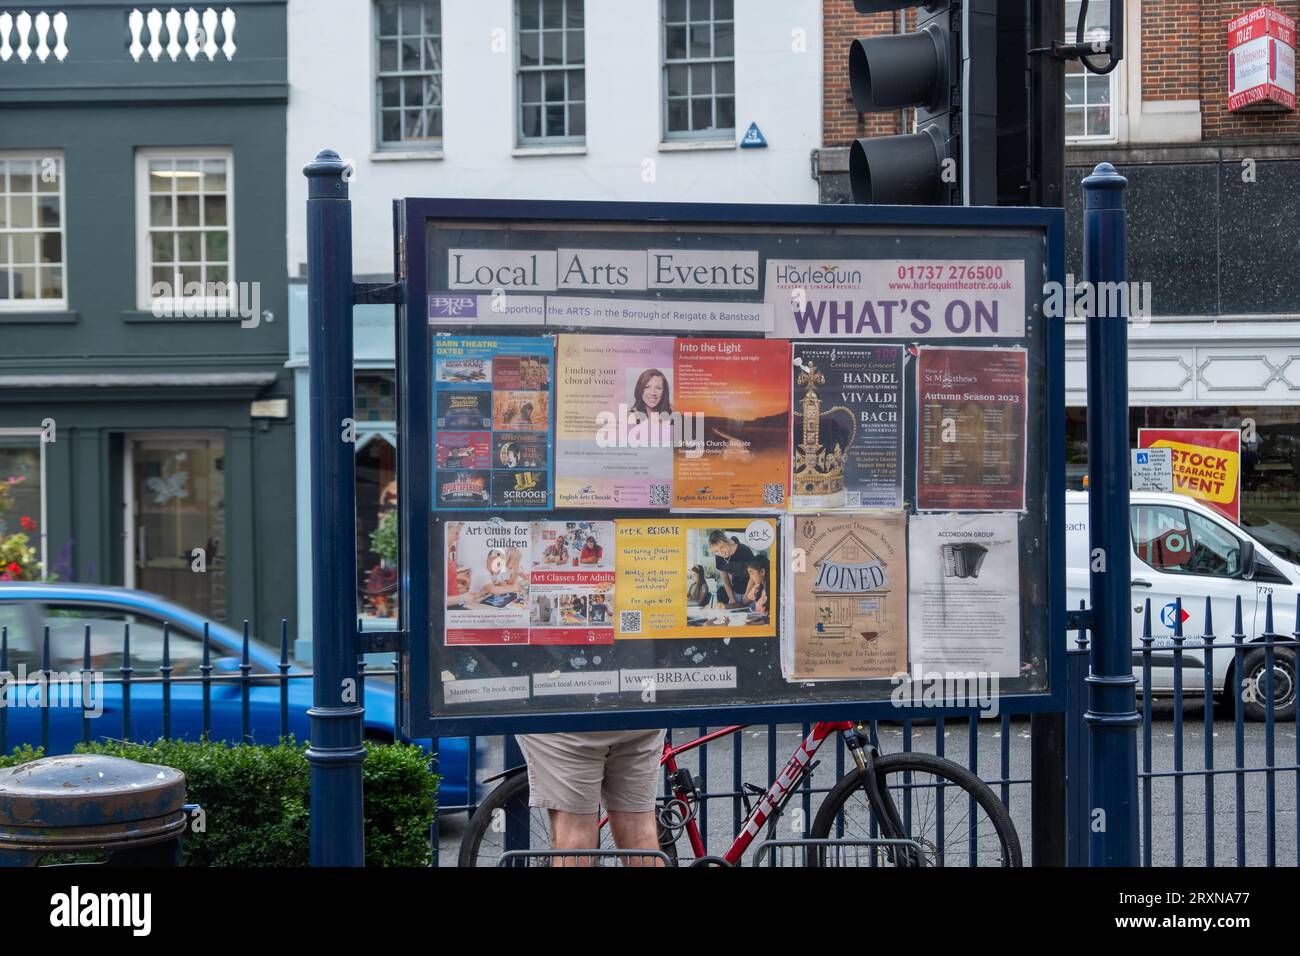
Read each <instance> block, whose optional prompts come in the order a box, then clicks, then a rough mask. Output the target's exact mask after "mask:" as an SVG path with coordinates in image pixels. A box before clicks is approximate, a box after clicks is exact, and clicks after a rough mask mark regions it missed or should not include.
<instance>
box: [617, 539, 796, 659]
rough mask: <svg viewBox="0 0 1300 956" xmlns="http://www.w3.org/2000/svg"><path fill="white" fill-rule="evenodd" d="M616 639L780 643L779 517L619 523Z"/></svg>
mask: <svg viewBox="0 0 1300 956" xmlns="http://www.w3.org/2000/svg"><path fill="white" fill-rule="evenodd" d="M615 534H616V541H617V552H618V553H617V555H616V558H615V567H616V577H615V585H614V593H615V605H616V608H617V611H618V620H617V622H616V629H615V637H616V638H617V639H618V640H620V641H622V640H635V639H645V638H671V637H690V638H695V637H702V638H703V637H721V638H732V637H776V634H777V621H778V615H779V608H778V606H777V605H778V594H779V591H778V587H779V583H778V581H777V574H778V566H779V564H780V561H779V557H780V552H779V551H778V550H777V519H776V518H681V519H677V520H663V521H661V520H658V519H626V520H620V521H618V522H617V523H616V526H615Z"/></svg>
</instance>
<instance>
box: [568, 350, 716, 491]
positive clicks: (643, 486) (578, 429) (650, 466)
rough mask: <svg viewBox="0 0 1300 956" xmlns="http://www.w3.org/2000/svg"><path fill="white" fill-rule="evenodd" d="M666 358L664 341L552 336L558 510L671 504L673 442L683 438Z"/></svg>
mask: <svg viewBox="0 0 1300 956" xmlns="http://www.w3.org/2000/svg"><path fill="white" fill-rule="evenodd" d="M673 355H674V340H673V339H672V338H670V337H666V336H648V335H646V336H637V335H561V336H559V338H558V340H557V343H556V374H555V382H556V385H555V389H556V395H555V398H556V416H555V461H556V475H555V505H556V507H557V508H577V507H582V508H592V507H597V508H618V507H625V508H655V507H662V508H667V507H668V506H669V505H670V504H671V500H672V499H671V497H670V496H671V493H672V477H673V443H674V441H675V440H678V439H680V438H681V437H683V433H682V422H683V418H682V416H681V414H680V413H679V412H676V411H675V410H674V407H673V401H674V398H675V395H674V389H673V384H674V381H673ZM688 421H693V419H688ZM686 437H692V438H693V437H694V436H693V435H690V436H686Z"/></svg>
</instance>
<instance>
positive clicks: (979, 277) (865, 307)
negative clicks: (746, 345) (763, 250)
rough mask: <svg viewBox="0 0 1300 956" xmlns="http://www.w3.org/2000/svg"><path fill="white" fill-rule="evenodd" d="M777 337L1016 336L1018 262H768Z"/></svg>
mask: <svg viewBox="0 0 1300 956" xmlns="http://www.w3.org/2000/svg"><path fill="white" fill-rule="evenodd" d="M766 278H767V282H766V284H765V285H764V297H765V298H764V301H766V302H767V303H768V304H770V305H771V306H772V308H773V311H774V312H775V313H776V334H777V335H781V336H785V337H786V338H800V339H820V340H823V341H827V342H831V341H833V342H836V343H839V344H846V343H849V342H863V341H870V340H872V339H880V338H907V339H926V338H965V339H978V338H995V337H996V338H1018V337H1020V336H1022V335H1024V334H1025V264H1024V262H1023V261H1022V260H1019V259H768V260H767V275H766Z"/></svg>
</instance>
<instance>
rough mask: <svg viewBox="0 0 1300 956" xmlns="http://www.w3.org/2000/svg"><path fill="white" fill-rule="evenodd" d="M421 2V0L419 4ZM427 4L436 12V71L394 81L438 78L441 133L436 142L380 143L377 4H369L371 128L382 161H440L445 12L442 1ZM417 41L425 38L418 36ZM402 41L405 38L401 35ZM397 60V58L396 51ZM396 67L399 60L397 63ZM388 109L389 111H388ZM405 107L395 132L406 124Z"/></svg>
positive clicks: (444, 95)
mask: <svg viewBox="0 0 1300 956" xmlns="http://www.w3.org/2000/svg"><path fill="white" fill-rule="evenodd" d="M422 2H425V0H422ZM427 2H429V3H431V4H432V5H434V6H436V7H437V10H438V33H437V37H438V69H436V70H420V71H419V72H417V73H415V74H402V72H401V70H399V71H398V74H399V75H398V76H397V77H392V76H389V77H388V78H390V79H391V78H395V79H397V80H398V82H399V83H401V82H403V81H404V80H405V79H406V78H407V77H408V76H411V75H415V76H420V77H425V76H437V78H438V107H437V108H438V114H439V117H440V119H441V126H442V133H441V134H439V136H438V138H437V139H436V140H433V139H430V140H427V141H420V140H406V139H399V140H385V139H384V94H383V89H382V80H383V79H384V77H381V76H380V63H381V62H382V52H381V50H380V39H379V36H380V34H379V0H370V57H371V62H370V84H371V90H370V102H371V106H372V108H373V109H374V122H373V124H372V126H373V127H374V128H373V131H372V135H373V136H374V150H375V152H376V153H377V154H384V157H385V158H390V159H391V158H394V157H399V156H401V155H402V154H408V153H409V154H413V155H415V156H417V157H418V158H421V159H429V158H433V157H440V156H441V155H442V149H443V143H444V142H445V141H446V138H447V86H446V78H447V72H446V46H445V42H446V39H447V34H446V29H447V24H446V21H445V20H444V19H443V17H444V14H445V11H444V10H443V9H442V0H427ZM420 36H421V37H423V36H426V34H420ZM403 37H405V34H403ZM398 56H399V58H400V56H401V54H400V48H399V53H398ZM399 66H400V59H399ZM390 109H391V107H390ZM405 114H406V107H405V106H402V107H400V108H399V117H400V122H399V129H401V128H404V125H405V123H406V115H405Z"/></svg>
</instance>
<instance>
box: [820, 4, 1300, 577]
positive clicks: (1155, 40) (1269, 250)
mask: <svg viewBox="0 0 1300 956" xmlns="http://www.w3.org/2000/svg"><path fill="white" fill-rule="evenodd" d="M1057 2H1060V0H1057ZM1258 5H1259V4H1257V3H1253V2H1250V0H1199V2H1198V0H1126V3H1125V4H1124V7H1125V59H1124V61H1123V62H1122V63H1121V64H1120V65H1119V67H1118V68H1117V69H1116V70H1115V71H1114V72H1112V73H1111V74H1109V75H1107V76H1094V75H1090V74H1086V73H1084V72H1083V70H1082V68H1081V67H1079V66H1078V65H1077V64H1070V65H1068V66H1067V75H1066V104H1065V129H1066V134H1067V135H1066V144H1065V145H1066V151H1065V157H1066V167H1067V168H1066V183H1065V187H1066V188H1065V195H1066V210H1067V215H1066V219H1067V228H1068V245H1067V253H1066V255H1067V259H1066V271H1067V272H1069V273H1073V274H1074V275H1076V276H1077V275H1080V274H1081V272H1082V252H1081V245H1080V222H1081V219H1080V208H1081V199H1082V192H1081V189H1080V188H1079V186H1078V183H1079V181H1080V180H1081V179H1082V178H1083V177H1084V176H1085V175H1087V173H1088V172H1089V171H1091V169H1092V168H1093V166H1094V165H1095V164H1096V163H1099V162H1101V161H1103V160H1105V161H1108V162H1111V163H1114V164H1115V166H1116V167H1117V168H1118V169H1119V171H1120V172H1121V173H1122V174H1123V175H1125V176H1126V177H1127V178H1128V181H1129V188H1128V192H1127V197H1126V201H1127V207H1128V210H1129V216H1128V221H1129V237H1128V244H1129V278H1130V280H1132V281H1135V282H1140V283H1150V286H1149V292H1150V294H1149V297H1148V301H1147V302H1146V303H1144V308H1145V309H1146V310H1147V311H1148V312H1149V315H1148V316H1145V317H1142V318H1140V319H1138V320H1136V321H1133V322H1132V323H1131V327H1130V336H1129V348H1130V355H1129V383H1130V398H1129V401H1130V424H1131V428H1132V429H1133V438H1134V441H1136V429H1137V428H1138V427H1141V426H1144V425H1146V426H1154V425H1162V426H1174V425H1177V426H1186V427H1243V426H1246V427H1247V428H1248V429H1249V426H1250V424H1251V423H1252V422H1253V424H1254V428H1253V429H1249V430H1248V432H1247V435H1248V436H1249V435H1251V434H1253V435H1254V440H1253V441H1246V442H1244V443H1243V451H1244V457H1243V474H1242V502H1243V521H1244V523H1245V524H1246V525H1247V526H1248V527H1250V528H1251V530H1252V532H1254V533H1255V534H1256V535H1257V536H1258V537H1260V538H1261V540H1263V541H1265V543H1266V544H1268V545H1269V546H1270V547H1272V548H1274V550H1277V551H1279V552H1280V553H1285V554H1287V555H1288V556H1289V557H1290V558H1291V559H1292V560H1295V561H1300V255H1297V253H1298V252H1300V188H1298V187H1300V111H1296V110H1281V109H1278V108H1251V109H1249V110H1247V111H1237V112H1230V111H1229V109H1228V69H1229V60H1228V42H1227V41H1228V24H1229V23H1230V22H1231V21H1232V20H1233V19H1235V18H1237V17H1239V16H1241V15H1242V14H1244V13H1247V12H1248V11H1250V10H1252V9H1254V8H1255V7H1257V6H1258ZM1065 6H1066V15H1065V22H1066V23H1067V24H1069V25H1070V29H1071V32H1072V31H1073V25H1074V24H1075V22H1076V21H1077V19H1078V13H1079V2H1078V0H1067V2H1066V4H1065ZM1272 6H1273V7H1275V8H1276V9H1277V10H1279V11H1280V12H1281V13H1283V14H1285V15H1287V16H1290V17H1293V18H1294V17H1296V16H1297V15H1298V14H1300V9H1297V8H1298V7H1300V2H1297V0H1280V2H1277V3H1274V4H1272ZM1107 7H1108V4H1107V3H1105V2H1104V0H1094V2H1093V3H1092V4H1090V7H1089V13H1088V20H1089V27H1090V29H1095V30H1103V31H1104V30H1105V29H1107V27H1108V22H1107V10H1106V8H1107ZM901 17H902V15H901V14H896V13H883V14H874V15H872V16H859V15H857V14H856V13H855V12H854V10H853V3H852V0H826V2H825V4H824V32H823V37H824V44H825V49H824V63H825V71H824V75H825V84H824V90H823V100H822V148H821V149H820V150H818V152H817V154H816V156H815V157H814V164H813V168H814V170H815V173H814V175H816V176H817V178H818V181H819V186H820V194H821V200H822V201H823V202H845V201H847V199H848V187H847V158H848V148H847V147H848V145H849V143H850V142H851V141H852V139H853V138H855V137H859V136H874V135H885V134H889V133H896V132H900V131H903V130H905V129H907V128H909V126H910V123H911V118H910V117H908V116H905V115H902V113H901V112H900V113H898V114H876V115H872V116H867V117H862V116H859V115H858V114H857V113H856V112H855V111H854V109H853V103H852V101H851V99H850V97H849V91H848V63H847V59H848V58H847V51H848V46H849V43H850V41H851V40H852V39H853V38H854V37H855V36H869V35H872V34H876V33H889V32H894V31H896V30H897V29H899V28H900V27H901V25H902V20H901ZM1071 38H1072V37H1071ZM1063 39H1064V38H1063ZM1066 342H1067V355H1066V363H1067V380H1066V389H1067V391H1066V400H1067V403H1069V405H1070V407H1069V410H1068V425H1067V440H1068V447H1067V456H1068V461H1069V467H1070V475H1071V478H1072V479H1073V480H1074V481H1076V482H1077V481H1078V480H1079V479H1080V478H1081V477H1082V475H1083V474H1084V472H1085V471H1086V467H1087V452H1086V413H1087V410H1086V408H1085V407H1084V405H1085V385H1086V375H1085V360H1084V342H1083V328H1082V324H1081V322H1080V321H1078V320H1069V325H1068V327H1067V331H1066Z"/></svg>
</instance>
